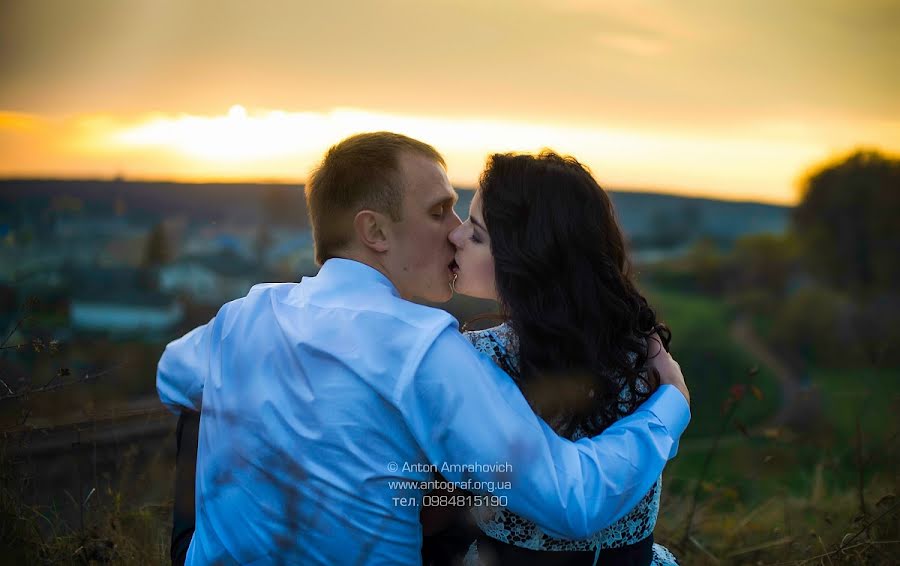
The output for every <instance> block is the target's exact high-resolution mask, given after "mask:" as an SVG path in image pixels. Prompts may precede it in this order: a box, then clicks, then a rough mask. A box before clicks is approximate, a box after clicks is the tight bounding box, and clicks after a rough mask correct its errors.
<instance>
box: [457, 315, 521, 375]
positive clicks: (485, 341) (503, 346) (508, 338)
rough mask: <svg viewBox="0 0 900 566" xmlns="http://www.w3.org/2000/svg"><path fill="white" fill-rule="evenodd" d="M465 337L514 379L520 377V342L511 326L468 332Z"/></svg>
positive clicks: (504, 324) (505, 324)
mask: <svg viewBox="0 0 900 566" xmlns="http://www.w3.org/2000/svg"><path fill="white" fill-rule="evenodd" d="M463 335H464V336H465V337H466V339H468V340H469V342H471V343H472V345H473V346H475V349H476V350H478V351H479V352H481V353H482V354H486V355H488V356H490V357H491V359H493V360H494V363H496V364H497V365H499V366H500V368H501V369H503V371H505V372H506V373H508V374H509V375H511V376H512V377H513V378H514V379H515V378H517V377H518V367H519V360H518V356H517V352H518V349H519V347H518V341H517V339H516V335H515V332H513V330H512V328H510V326H509V324H507V323H503V324H500V325H498V326H494V327H492V328H485V329H484V330H468V331H466V332H463Z"/></svg>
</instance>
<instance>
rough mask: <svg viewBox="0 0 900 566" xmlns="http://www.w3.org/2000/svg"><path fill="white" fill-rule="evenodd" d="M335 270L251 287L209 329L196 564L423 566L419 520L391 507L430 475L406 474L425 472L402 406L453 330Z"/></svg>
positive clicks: (372, 282)
mask: <svg viewBox="0 0 900 566" xmlns="http://www.w3.org/2000/svg"><path fill="white" fill-rule="evenodd" d="M328 268H329V269H328V270H323V271H326V272H323V273H322V274H320V276H317V277H315V278H306V279H304V280H303V282H302V283H300V284H277V285H259V286H257V287H254V289H253V290H252V291H251V293H250V294H249V295H248V296H247V297H245V298H243V299H240V300H238V301H234V302H232V303H229V304H228V305H226V306H225V307H223V309H222V311H221V312H220V313H219V314H218V315H217V317H216V318H215V319H214V320H213V321H211V323H210V325H208V328H207V329H206V330H205V331H206V332H209V336H208V338H207V339H208V340H209V353H210V357H209V369H208V371H209V373H208V375H206V376H205V385H204V387H203V391H202V418H201V426H200V439H199V449H198V460H197V470H198V473H197V526H196V532H195V534H194V538H193V541H192V544H191V548H190V550H189V553H188V564H191V563H208V562H216V561H221V560H225V561H232V560H234V561H237V562H240V563H248V562H253V561H255V560H261V561H262V562H267V561H268V560H267V559H266V557H270V558H272V557H277V560H279V561H280V560H284V561H287V562H297V563H300V562H302V563H315V562H322V563H330V562H333V561H334V560H336V559H338V558H339V559H340V560H341V563H362V562H366V563H368V562H371V561H374V562H381V561H383V562H400V563H413V562H415V561H416V560H418V553H419V542H420V536H421V535H420V531H419V521H418V515H419V509H418V508H417V507H413V506H408V507H404V506H403V505H397V504H396V503H395V500H394V499H393V498H394V497H403V496H405V497H415V496H417V495H421V493H419V492H417V491H415V490H405V491H404V490H392V489H391V488H390V486H389V485H388V482H389V481H394V480H415V481H421V480H426V479H429V477H430V474H428V473H426V472H424V471H415V470H416V469H417V468H416V467H415V466H407V467H406V469H407V471H404V463H410V464H415V463H424V462H425V461H426V460H425V456H424V454H423V453H422V451H421V450H420V448H419V447H418V445H417V443H416V441H415V439H414V438H413V437H412V436H411V434H410V432H409V430H408V429H407V427H406V426H405V424H404V419H403V417H402V415H401V414H400V412H399V411H398V410H397V408H396V404H395V402H394V396H395V395H396V394H397V393H398V390H397V387H398V385H399V383H400V380H402V379H404V375H405V372H410V371H414V369H415V366H416V364H417V359H416V357H417V356H419V357H421V355H422V354H423V353H424V348H425V347H427V345H428V344H429V343H430V341H432V340H433V339H434V337H435V336H436V335H437V334H438V333H439V332H440V331H441V330H443V329H444V328H446V327H447V326H450V325H454V324H455V321H454V319H453V318H452V317H451V316H449V315H448V314H446V313H444V312H443V311H439V310H436V309H430V308H428V307H423V306H421V305H415V304H413V303H409V302H406V301H403V300H402V299H400V298H399V297H398V296H397V295H396V293H395V291H394V290H393V287H392V286H391V285H390V283H389V282H388V281H387V279H386V278H383V277H381V276H380V275H378V274H375V276H374V277H370V278H368V279H367V278H366V277H364V278H363V279H362V280H360V278H359V277H355V276H353V275H354V274H353V272H354V271H357V270H365V271H368V272H369V273H365V274H364V275H366V276H371V275H373V274H374V273H375V272H374V270H371V269H370V268H367V267H365V266H362V265H361V264H358V263H355V262H349V261H344V260H338V261H332V262H329V264H328ZM381 279H383V281H381ZM348 284H349V285H348ZM164 362H165V357H164V359H163V361H162V362H161V364H160V368H161V370H160V371H161V373H163V372H164V365H163V364H164ZM174 373H176V372H173V374H174ZM407 378H408V376H407ZM161 393H163V388H161ZM391 463H394V464H397V466H396V467H395V466H393V465H392V464H391ZM418 469H421V467H419V468H418Z"/></svg>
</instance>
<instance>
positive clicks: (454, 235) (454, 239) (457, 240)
mask: <svg viewBox="0 0 900 566" xmlns="http://www.w3.org/2000/svg"><path fill="white" fill-rule="evenodd" d="M462 227H463V225H462V224H460V225H459V226H457V227H456V228H454V229H453V230H451V231H450V236H449V238H450V243H451V244H453V245H454V246H456V247H457V248H460V247H462V244H461V242H462V238H461V237H460V233H461V232H462Z"/></svg>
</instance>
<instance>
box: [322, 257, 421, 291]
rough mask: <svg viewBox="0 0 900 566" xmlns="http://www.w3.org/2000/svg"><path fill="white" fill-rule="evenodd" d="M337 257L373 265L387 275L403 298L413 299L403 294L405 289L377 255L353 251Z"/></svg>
mask: <svg viewBox="0 0 900 566" xmlns="http://www.w3.org/2000/svg"><path fill="white" fill-rule="evenodd" d="M335 257H336V258H340V259H347V260H350V261H355V262H358V263H361V264H363V265H368V266H369V267H371V268H372V269H374V270H375V271H377V272H378V273H381V274H382V275H384V276H385V277H387V280H388V281H390V282H391V284H392V285H393V286H394V287H395V288H396V289H397V292H398V293H400V296H401V297H402V298H403V299H406V300H407V301H409V300H411V299H410V298H409V297H407V296H405V295H404V294H403V291H402V289H400V286H399V285H397V282H396V281H395V280H394V278H393V277H391V273H390V271H388V269H387V267H385V265H384V263H382V262H381V261H380V259H381V258H379V257H377V256H375V257H372V256H370V255H365V254H357V253H353V252H343V253H341V254H340V255H336V256H335Z"/></svg>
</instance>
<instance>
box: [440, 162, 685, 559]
mask: <svg viewBox="0 0 900 566" xmlns="http://www.w3.org/2000/svg"><path fill="white" fill-rule="evenodd" d="M450 239H451V241H452V242H453V244H454V245H455V246H456V248H457V252H456V257H455V265H454V266H453V268H454V271H455V273H456V278H455V281H454V287H455V290H456V292H459V293H462V294H464V295H469V296H473V297H479V298H487V299H493V300H496V301H497V302H498V303H499V304H500V307H501V316H502V317H503V318H505V319H506V322H504V323H503V324H501V325H500V326H497V327H494V328H491V329H488V330H483V331H477V332H466V336H467V337H468V338H469V339H470V340H471V341H472V342H473V344H474V345H475V347H476V348H478V349H479V350H481V351H482V352H484V353H487V354H489V355H490V356H492V357H493V359H494V360H495V361H496V362H497V363H498V365H500V366H501V367H502V368H503V369H504V370H505V371H506V372H507V373H509V374H510V375H511V376H512V377H513V378H514V379H515V380H516V381H517V383H518V385H519V387H520V388H521V389H522V392H523V393H524V395H525V397H526V399H528V401H529V403H530V404H531V406H532V408H533V409H534V410H535V412H536V413H537V414H538V415H540V416H541V417H542V418H544V420H546V421H547V423H548V424H550V425H551V426H552V427H553V428H554V429H555V430H556V431H557V432H558V433H559V434H560V435H562V436H565V437H567V438H570V439H572V440H577V439H578V438H581V437H584V436H594V435H597V434H599V433H600V432H602V431H603V429H605V428H606V427H608V426H609V425H610V424H612V423H613V422H614V421H616V420H617V419H619V418H621V417H623V416H625V415H628V414H630V413H631V412H632V411H633V410H634V409H635V408H636V407H637V406H638V405H640V404H641V403H642V402H643V401H645V400H646V399H647V398H648V397H649V395H650V394H651V393H652V390H653V389H655V387H656V384H655V383H650V381H652V380H650V379H648V377H647V375H646V374H645V373H643V372H642V368H644V366H645V364H646V362H647V356H648V353H647V343H646V338H647V336H649V335H650V334H651V333H653V332H657V333H658V334H659V335H660V336H661V337H662V339H663V342H664V344H665V345H666V347H668V342H669V339H670V336H671V335H670V333H669V331H668V329H667V328H666V327H665V326H664V325H662V324H660V323H658V321H657V319H656V315H655V313H654V311H653V309H651V308H650V306H649V305H648V304H647V301H646V300H645V299H644V297H642V296H641V294H640V293H639V292H638V291H637V289H636V288H635V286H634V284H633V283H632V281H631V277H630V274H629V264H628V260H627V257H626V254H625V243H624V238H623V236H622V232H621V230H620V229H619V226H618V224H617V222H616V219H615V215H614V212H613V207H612V203H611V202H610V200H609V197H608V196H607V195H606V193H605V192H604V191H603V189H602V188H601V187H600V186H599V185H598V184H597V182H596V181H595V180H594V178H593V177H592V176H591V174H590V172H589V171H588V170H587V169H586V168H585V167H584V166H582V165H581V164H580V163H578V161H576V160H575V159H574V158H571V157H561V156H559V155H557V154H555V153H553V152H549V151H547V152H544V153H541V154H540V155H537V156H533V155H512V154H505V155H500V154H497V155H493V156H492V157H491V158H490V159H489V160H488V165H487V168H486V170H485V171H484V173H483V174H482V177H481V183H480V188H479V190H478V192H477V193H476V194H475V196H474V198H473V200H472V204H471V208H470V214H469V219H468V220H467V221H466V222H465V223H463V224H462V225H461V226H459V227H458V228H457V229H456V230H454V232H453V233H452V234H451V235H450ZM660 479H661V478H660ZM660 485H661V484H660V481H659V480H658V481H657V482H656V484H655V485H654V486H653V487H652V489H651V490H650V491H649V492H648V493H647V495H646V496H645V497H644V498H643V499H642V500H641V502H640V503H639V504H638V505H637V506H636V507H635V508H634V509H633V510H632V511H630V512H629V513H628V514H627V515H626V516H625V517H623V518H622V519H620V520H619V521H617V522H616V523H614V524H612V525H611V526H609V527H608V528H606V529H604V530H603V531H601V532H599V533H597V534H596V535H595V536H594V537H592V538H591V539H588V540H565V539H557V538H553V537H552V536H550V535H548V534H546V533H544V532H543V531H542V530H541V528H540V527H538V526H537V525H536V524H534V523H532V522H530V521H528V520H526V519H523V518H521V517H518V516H516V515H515V514H513V513H511V512H510V511H508V510H506V509H503V508H490V507H481V508H476V509H473V514H474V516H475V521H476V523H477V524H478V526H479V527H480V528H481V530H482V531H483V533H482V535H480V536H479V537H478V539H477V540H476V541H475V542H474V543H472V545H471V547H470V548H469V552H468V554H467V556H466V561H467V563H471V564H479V563H487V562H490V563H496V564H528V563H531V564H592V563H598V560H599V563H601V564H654V565H657V564H674V563H675V558H674V556H672V554H671V553H669V551H668V550H666V549H665V548H664V547H662V546H660V545H657V544H653V528H654V526H655V524H656V517H657V514H658V511H659V495H660Z"/></svg>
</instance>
